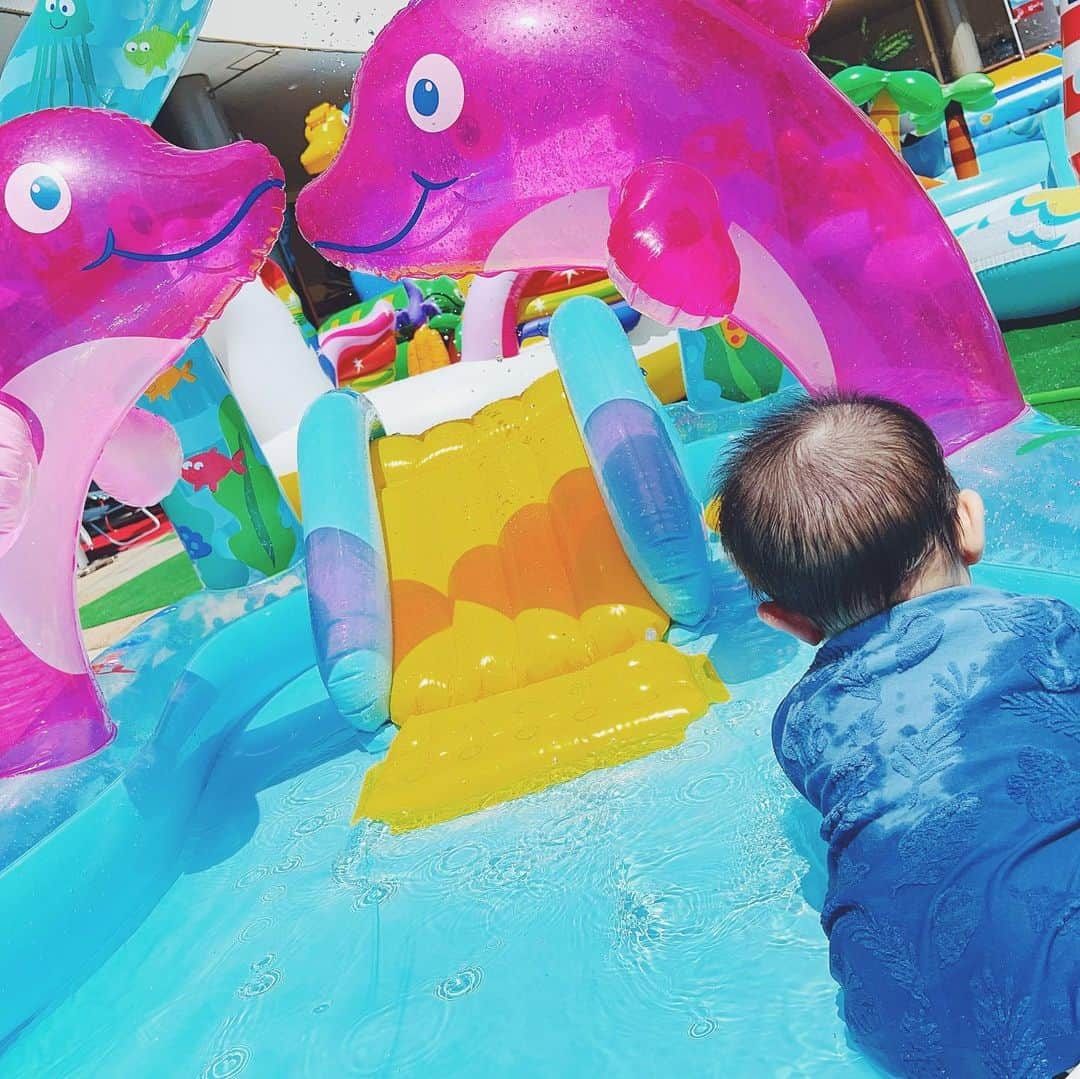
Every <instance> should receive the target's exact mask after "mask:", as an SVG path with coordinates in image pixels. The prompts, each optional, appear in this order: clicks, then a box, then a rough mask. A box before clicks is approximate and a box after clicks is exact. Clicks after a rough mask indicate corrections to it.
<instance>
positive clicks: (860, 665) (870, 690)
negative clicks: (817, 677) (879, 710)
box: [836, 652, 881, 704]
mask: <svg viewBox="0 0 1080 1079" xmlns="http://www.w3.org/2000/svg"><path fill="white" fill-rule="evenodd" d="M836 684H837V687H838V688H839V689H840V691H841V692H842V693H845V694H847V695H849V696H852V697H858V698H860V699H861V700H864V701H872V702H873V703H874V704H880V703H881V681H880V679H878V678H877V677H875V676H874V675H871V674H870V672H869V671H868V670H867V669H866V656H864V655H863V654H862V653H861V652H856V653H855V654H854V655H852V656H850V657H849V658H848V659H846V660H845V661H844V662H843V664H842V665H841V667H840V670H839V672H838V673H837V676H836Z"/></svg>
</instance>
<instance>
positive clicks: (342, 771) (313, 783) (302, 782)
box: [285, 761, 359, 807]
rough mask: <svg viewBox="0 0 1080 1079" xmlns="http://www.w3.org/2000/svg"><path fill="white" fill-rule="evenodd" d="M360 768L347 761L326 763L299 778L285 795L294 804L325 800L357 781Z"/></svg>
mask: <svg viewBox="0 0 1080 1079" xmlns="http://www.w3.org/2000/svg"><path fill="white" fill-rule="evenodd" d="M358 771H359V769H358V768H357V767H356V765H355V764H350V763H348V762H346V761H335V762H332V763H330V764H325V765H323V766H322V767H321V768H319V769H317V770H316V771H314V772H310V773H308V774H307V775H305V776H303V777H302V778H300V779H298V780H297V781H296V782H295V783H294V784H293V785H292V786H291V787H290V788H289V793H288V794H286V795H285V801H286V802H287V803H288V804H289V805H292V806H297V807H300V806H307V805H311V804H312V803H314V802H325V801H326V799H327V798H328V797H329V796H330V795H331V794H336V793H337V792H338V791H339V790H341V788H342V787H344V786H346V785H352V784H354V783H355V782H356V779H357V772H358Z"/></svg>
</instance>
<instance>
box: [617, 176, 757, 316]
mask: <svg viewBox="0 0 1080 1079" xmlns="http://www.w3.org/2000/svg"><path fill="white" fill-rule="evenodd" d="M607 270H608V273H609V275H610V276H611V280H612V281H613V282H614V284H615V287H616V288H618V289H619V291H620V292H621V293H622V294H623V296H625V297H626V301H627V303H629V304H630V306H631V307H633V308H634V309H635V310H637V311H640V312H641V313H642V314H643V315H647V316H648V317H649V318H652V319H655V320H656V321H657V322H661V323H663V324H664V325H666V326H675V327H678V328H679V329H683V330H700V329H702V328H703V327H705V326H711V325H714V324H716V323H717V322H719V321H720V320H721V319H723V318H725V317H726V316H728V315H730V314H731V311H732V308H733V307H734V306H735V300H736V298H737V297H738V293H739V279H740V270H739V258H738V255H737V254H736V253H735V247H734V245H733V244H732V242H731V240H730V238H729V237H728V224H727V222H726V221H725V220H724V217H723V214H722V213H721V208H720V199H719V196H718V195H717V192H716V188H715V186H714V185H713V182H712V181H711V180H710V179H709V178H708V177H707V176H706V175H705V174H704V173H703V172H701V171H699V170H698V169H696V168H694V167H693V166H692V165H686V164H683V163H682V162H679V161H649V162H646V163H645V164H644V165H639V166H638V167H637V168H636V169H635V170H634V171H633V172H632V173H631V174H630V176H629V178H628V179H627V181H626V183H625V184H624V186H623V189H622V194H621V196H620V201H619V205H618V207H617V208H616V210H615V214H614V216H613V217H612V221H611V232H610V234H609V235H608V266H607Z"/></svg>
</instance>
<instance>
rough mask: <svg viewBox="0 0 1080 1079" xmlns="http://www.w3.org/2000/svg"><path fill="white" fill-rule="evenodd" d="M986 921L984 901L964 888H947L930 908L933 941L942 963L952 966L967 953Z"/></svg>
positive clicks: (958, 886)
mask: <svg viewBox="0 0 1080 1079" xmlns="http://www.w3.org/2000/svg"><path fill="white" fill-rule="evenodd" d="M981 919H982V900H981V899H980V898H979V897H978V896H977V895H976V894H975V893H974V892H973V891H972V890H971V889H970V888H965V887H963V886H962V885H959V884H957V885H955V886H954V887H952V888H946V889H945V891H943V892H942V893H941V894H940V895H939V896H938V897H937V899H935V900H934V905H933V906H932V907H931V908H930V941H931V943H932V944H933V946H934V951H935V952H937V957H938V964H939V965H940V966H942V967H948V966H952V964H953V963H955V962H956V961H957V960H958V959H959V958H960V956H962V955H963V954H964V952H965V951H966V950H967V946H968V945H969V944H970V943H971V938H972V937H973V936H974V935H975V930H976V929H977V928H978V927H979V922H980V920H981Z"/></svg>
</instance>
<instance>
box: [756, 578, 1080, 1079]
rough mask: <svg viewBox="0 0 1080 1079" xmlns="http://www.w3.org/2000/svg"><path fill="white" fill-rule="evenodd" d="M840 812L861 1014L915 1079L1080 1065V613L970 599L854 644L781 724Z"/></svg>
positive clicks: (872, 1047) (843, 907) (791, 703)
mask: <svg viewBox="0 0 1080 1079" xmlns="http://www.w3.org/2000/svg"><path fill="white" fill-rule="evenodd" d="M773 744H774V747H775V750H776V756H777V759H778V760H779V761H780V764H781V765H782V767H783V768H784V771H785V772H786V773H787V774H788V776H789V777H790V779H791V781H792V783H794V784H795V786H796V787H797V788H798V789H799V791H800V792H801V793H802V794H803V795H805V797H806V798H807V799H808V800H809V801H810V802H811V804H812V805H814V806H815V808H817V809H818V810H819V812H820V813H821V815H822V817H823V820H822V826H821V834H822V837H823V839H824V840H825V842H826V843H827V844H828V848H829V890H828V895H827V897H826V902H825V906H824V909H823V911H822V925H823V926H824V928H825V932H826V934H827V935H828V937H829V946H830V961H831V965H832V973H833V977H834V978H835V979H836V981H837V982H839V983H840V986H841V989H842V993H841V998H840V999H841V1010H842V1013H843V1017H844V1019H845V1021H846V1022H847V1024H848V1026H849V1028H850V1029H851V1030H852V1032H853V1033H854V1035H855V1037H856V1040H857V1041H858V1042H859V1043H860V1045H861V1046H862V1047H863V1048H864V1049H865V1050H866V1051H867V1052H868V1053H869V1054H870V1055H871V1056H873V1057H874V1058H875V1059H876V1060H877V1061H878V1062H879V1063H881V1064H883V1065H884V1066H885V1067H887V1068H888V1069H890V1070H891V1071H894V1072H897V1073H899V1074H901V1075H910V1076H915V1077H922V1076H935V1077H936V1076H942V1077H947V1079H959V1077H966V1076H993V1077H1000V1079H1049V1077H1051V1076H1053V1075H1055V1074H1057V1073H1058V1072H1062V1071H1065V1070H1066V1069H1068V1068H1070V1067H1071V1066H1073V1065H1075V1064H1076V1063H1077V1062H1078V1061H1080V613H1078V612H1077V611H1075V610H1074V609H1073V608H1071V607H1069V606H1067V605H1066V604H1064V603H1060V602H1058V601H1056V600H1049V599H1035V598H1030V597H1023V596H1013V595H1008V594H1006V593H1003V592H995V591H991V590H989V589H983V588H974V587H965V588H950V589H947V590H945V591H941V592H935V593H933V594H931V595H927V596H922V597H920V598H918V599H915V600H912V601H910V602H908V603H903V604H901V605H900V606H898V607H895V608H894V609H893V610H891V611H889V612H886V613H885V614H881V615H878V616H877V617H875V618H871V619H869V620H868V621H866V622H863V623H861V624H860V625H858V626H854V627H853V628H851V629H849V630H846V631H845V632H843V633H841V634H839V635H837V636H836V637H834V638H832V639H831V640H830V641H829V642H827V643H826V644H825V645H824V647H822V648H821V650H820V651H819V652H818V655H817V657H816V659H815V661H814V663H813V665H812V666H811V668H810V670H809V671H808V672H807V673H806V674H805V675H804V676H803V678H802V680H801V681H800V682H799V684H798V685H797V686H796V687H795V688H794V689H793V690H792V691H791V693H790V694H788V696H787V698H786V699H785V701H784V702H783V704H782V705H781V706H780V709H779V711H778V712H777V714H776V718H775V720H774V721H773Z"/></svg>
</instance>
